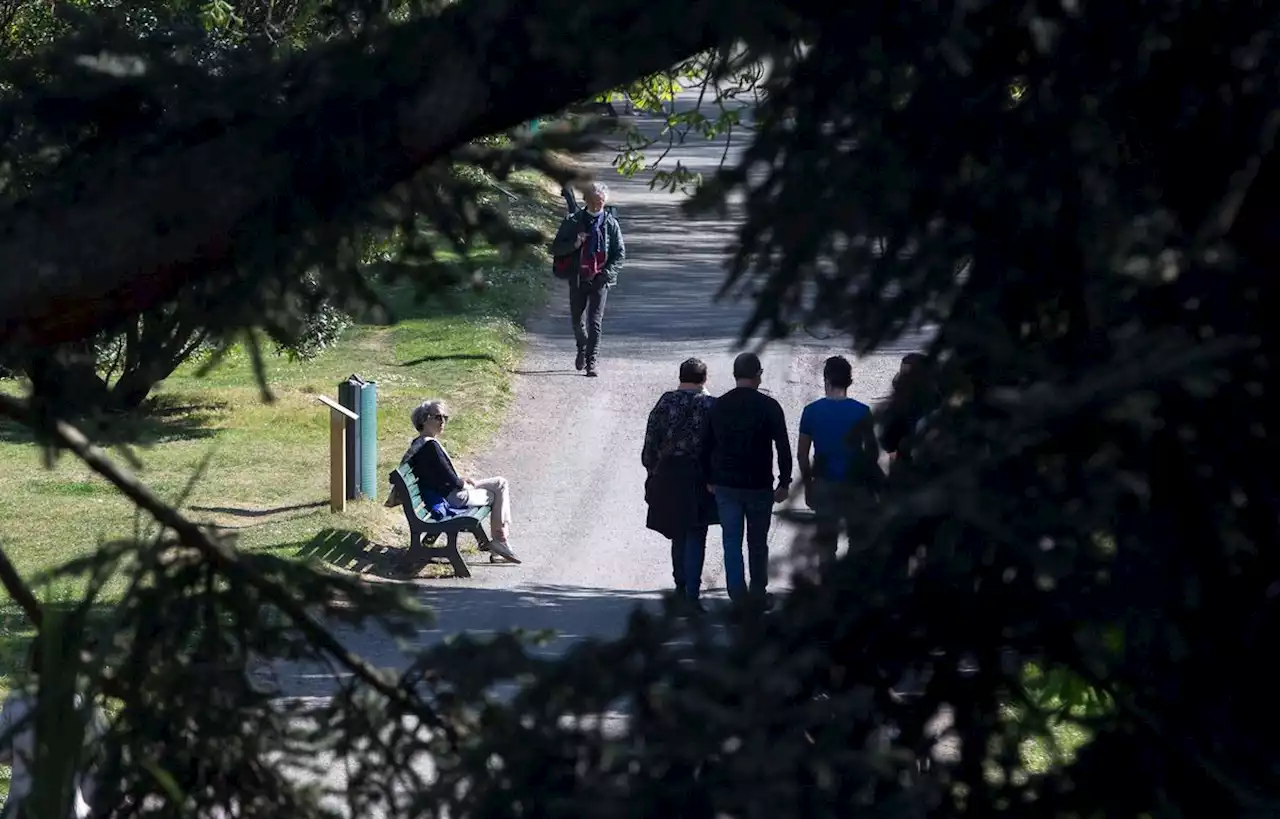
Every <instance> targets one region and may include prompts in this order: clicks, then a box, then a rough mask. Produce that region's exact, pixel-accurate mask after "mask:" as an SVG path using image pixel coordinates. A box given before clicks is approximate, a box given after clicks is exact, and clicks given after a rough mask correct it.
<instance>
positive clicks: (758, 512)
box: [716, 486, 773, 600]
mask: <svg viewBox="0 0 1280 819" xmlns="http://www.w3.org/2000/svg"><path fill="white" fill-rule="evenodd" d="M716 506H717V507H719V509H720V528H721V529H722V530H723V531H724V579H725V584H726V585H727V586H728V587H729V597H731V598H733V599H734V600H740V599H742V598H744V597H745V596H746V594H747V580H746V577H745V575H744V572H743V566H742V533H743V522H744V521H745V523H746V535H747V566H748V567H750V570H751V593H752V594H754V595H758V596H761V597H763V596H764V590H765V586H766V585H768V583H769V524H770V523H772V522H773V490H772V489H734V488H732V487H728V486H717V487H716Z"/></svg>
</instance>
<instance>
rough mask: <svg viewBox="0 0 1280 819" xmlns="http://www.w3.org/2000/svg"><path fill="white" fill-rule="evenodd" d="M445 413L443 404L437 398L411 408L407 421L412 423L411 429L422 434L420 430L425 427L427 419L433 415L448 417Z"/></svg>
mask: <svg viewBox="0 0 1280 819" xmlns="http://www.w3.org/2000/svg"><path fill="white" fill-rule="evenodd" d="M448 414H449V413H448V412H446V411H445V406H444V402H443V401H441V400H440V399H439V398H432V399H431V400H429V401H423V402H422V403H421V404H419V405H418V406H416V407H414V408H413V412H411V413H409V420H410V421H411V422H412V423H413V428H414V429H416V430H417V431H418V432H422V428H423V427H425V426H426V425H427V419H428V418H430V417H431V416H433V415H448Z"/></svg>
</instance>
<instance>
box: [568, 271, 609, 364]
mask: <svg viewBox="0 0 1280 819" xmlns="http://www.w3.org/2000/svg"><path fill="white" fill-rule="evenodd" d="M608 299H609V285H608V284H607V283H606V282H605V277H604V275H603V274H601V275H598V276H596V277H595V278H594V279H592V280H590V281H586V282H582V283H581V284H579V283H578V282H577V280H576V279H575V280H574V281H571V282H569V320H570V321H572V322H573V337H574V339H575V340H576V341H577V342H578V352H580V353H583V354H585V355H586V357H587V360H588V361H591V362H594V361H595V360H596V349H597V348H598V347H599V346H600V325H601V323H602V322H603V321H604V303H605V302H606V301H608ZM584 318H585V319H586V322H585V326H584V322H583V319H584Z"/></svg>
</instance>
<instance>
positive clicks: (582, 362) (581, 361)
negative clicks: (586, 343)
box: [573, 350, 587, 372]
mask: <svg viewBox="0 0 1280 819" xmlns="http://www.w3.org/2000/svg"><path fill="white" fill-rule="evenodd" d="M585 366H587V354H586V353H584V352H582V351H581V350H579V351H578V357H577V358H575V359H574V360H573V368H574V369H575V370H577V371H578V372H582V368H583V367H585Z"/></svg>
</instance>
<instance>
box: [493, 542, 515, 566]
mask: <svg viewBox="0 0 1280 819" xmlns="http://www.w3.org/2000/svg"><path fill="white" fill-rule="evenodd" d="M489 551H490V552H492V553H493V554H495V555H497V556H498V557H502V558H506V559H507V560H509V561H511V562H512V563H520V562H522V561H521V560H520V558H518V557H516V553H515V552H513V551H511V546H509V545H508V544H507V541H506V540H498V539H496V538H495V539H494V540H491V541H490V542H489Z"/></svg>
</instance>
